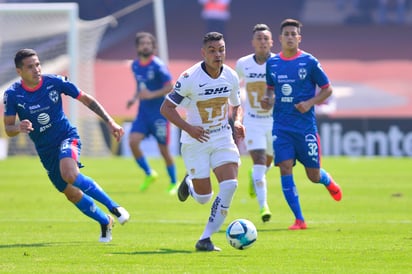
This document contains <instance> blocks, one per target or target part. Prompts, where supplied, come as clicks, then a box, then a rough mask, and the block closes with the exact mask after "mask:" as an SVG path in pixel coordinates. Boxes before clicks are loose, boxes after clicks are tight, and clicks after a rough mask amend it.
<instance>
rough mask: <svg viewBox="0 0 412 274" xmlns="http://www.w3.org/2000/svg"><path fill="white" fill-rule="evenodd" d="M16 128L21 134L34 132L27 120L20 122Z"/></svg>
mask: <svg viewBox="0 0 412 274" xmlns="http://www.w3.org/2000/svg"><path fill="white" fill-rule="evenodd" d="M18 127H19V131H20V132H22V133H30V132H32V131H33V130H34V128H33V125H32V123H31V122H30V121H29V120H27V119H25V120H22V121H20V123H19V125H18Z"/></svg>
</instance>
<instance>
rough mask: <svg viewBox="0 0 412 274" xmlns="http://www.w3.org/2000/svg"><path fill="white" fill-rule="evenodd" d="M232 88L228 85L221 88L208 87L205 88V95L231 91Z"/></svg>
mask: <svg viewBox="0 0 412 274" xmlns="http://www.w3.org/2000/svg"><path fill="white" fill-rule="evenodd" d="M229 91H230V90H229V89H228V88H227V87H220V88H207V89H205V93H204V95H214V94H222V93H226V92H229Z"/></svg>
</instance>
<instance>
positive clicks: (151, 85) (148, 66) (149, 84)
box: [132, 55, 172, 114]
mask: <svg viewBox="0 0 412 274" xmlns="http://www.w3.org/2000/svg"><path fill="white" fill-rule="evenodd" d="M132 71H133V74H134V77H135V79H136V81H137V83H138V84H139V85H138V86H141V84H142V83H144V85H145V86H146V88H147V89H148V90H149V91H154V90H158V89H161V88H163V86H165V85H166V84H167V83H169V82H170V81H171V80H172V76H171V74H170V72H169V70H168V68H167V67H166V65H165V64H164V63H163V61H162V60H160V58H158V57H157V56H154V55H153V56H152V58H151V59H150V60H149V61H148V62H147V63H141V62H140V61H139V60H134V61H133V63H132ZM137 92H139V87H138V90H137ZM163 100H164V96H161V97H156V98H153V99H147V100H145V99H142V100H140V102H139V112H145V113H146V114H151V113H154V114H158V113H160V106H161V105H162V103H163Z"/></svg>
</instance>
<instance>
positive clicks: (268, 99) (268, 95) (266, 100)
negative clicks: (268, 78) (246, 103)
mask: <svg viewBox="0 0 412 274" xmlns="http://www.w3.org/2000/svg"><path fill="white" fill-rule="evenodd" d="M274 103H275V88H274V87H272V86H267V87H266V92H265V95H264V96H263V98H262V101H260V106H261V107H262V108H263V109H266V110H270V109H271V108H272V107H273V105H274Z"/></svg>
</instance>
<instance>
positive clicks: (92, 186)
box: [73, 173, 119, 210]
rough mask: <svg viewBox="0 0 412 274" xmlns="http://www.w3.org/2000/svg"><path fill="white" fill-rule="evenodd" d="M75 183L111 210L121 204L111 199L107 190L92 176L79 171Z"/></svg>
mask: <svg viewBox="0 0 412 274" xmlns="http://www.w3.org/2000/svg"><path fill="white" fill-rule="evenodd" d="M73 185H74V186H75V187H77V188H80V189H81V190H82V191H83V192H84V193H86V194H87V195H89V196H90V197H92V198H93V199H95V200H96V201H99V202H100V203H102V204H104V205H105V206H106V207H107V208H108V209H109V210H112V209H113V208H114V207H118V206H119V205H118V204H117V203H115V202H114V201H113V200H112V199H110V197H109V195H107V194H106V192H104V191H103V189H102V188H101V187H100V186H99V185H98V184H97V183H96V182H94V181H93V179H92V178H90V177H87V176H85V175H83V174H81V173H79V175H77V178H76V180H75V181H74V183H73Z"/></svg>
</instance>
